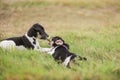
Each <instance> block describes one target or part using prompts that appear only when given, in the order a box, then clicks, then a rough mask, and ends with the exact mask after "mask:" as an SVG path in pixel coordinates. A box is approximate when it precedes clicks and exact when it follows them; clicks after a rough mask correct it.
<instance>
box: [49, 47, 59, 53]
mask: <svg viewBox="0 0 120 80" xmlns="http://www.w3.org/2000/svg"><path fill="white" fill-rule="evenodd" d="M57 47H58V46H57ZM57 47H55V48H50V49H49V51H48V52H47V53H48V54H50V55H53V54H54V53H55V49H56V48H57Z"/></svg>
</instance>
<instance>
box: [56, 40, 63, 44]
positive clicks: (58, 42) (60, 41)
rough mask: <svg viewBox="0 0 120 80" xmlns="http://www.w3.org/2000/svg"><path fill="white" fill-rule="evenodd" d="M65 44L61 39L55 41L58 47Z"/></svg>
mask: <svg viewBox="0 0 120 80" xmlns="http://www.w3.org/2000/svg"><path fill="white" fill-rule="evenodd" d="M63 43H64V42H63V41H62V40H61V39H59V40H56V41H55V44H57V45H63Z"/></svg>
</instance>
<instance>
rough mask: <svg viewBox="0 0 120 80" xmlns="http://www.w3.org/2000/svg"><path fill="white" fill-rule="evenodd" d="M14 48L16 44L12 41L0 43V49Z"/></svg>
mask: <svg viewBox="0 0 120 80" xmlns="http://www.w3.org/2000/svg"><path fill="white" fill-rule="evenodd" d="M15 46H16V44H15V43H14V41H7V40H5V41H2V42H0V47H1V48H4V49H10V48H14V47H15Z"/></svg>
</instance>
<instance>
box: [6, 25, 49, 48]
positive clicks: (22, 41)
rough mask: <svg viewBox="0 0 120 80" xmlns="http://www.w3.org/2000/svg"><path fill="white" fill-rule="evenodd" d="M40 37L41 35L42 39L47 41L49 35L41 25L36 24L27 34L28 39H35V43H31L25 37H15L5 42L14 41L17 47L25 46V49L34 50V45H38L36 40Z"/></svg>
mask: <svg viewBox="0 0 120 80" xmlns="http://www.w3.org/2000/svg"><path fill="white" fill-rule="evenodd" d="M38 33H39V35H41V39H47V37H48V35H47V33H46V32H45V30H44V28H43V27H42V26H41V25H40V24H38V23H37V24H34V25H33V26H32V27H31V28H30V29H29V30H28V32H27V35H28V37H34V38H33V42H30V41H29V40H28V38H27V37H26V36H25V35H24V36H21V37H13V38H8V39H5V40H12V41H14V42H15V44H16V46H24V47H25V48H28V49H34V46H33V45H32V43H33V44H36V38H37V37H38Z"/></svg>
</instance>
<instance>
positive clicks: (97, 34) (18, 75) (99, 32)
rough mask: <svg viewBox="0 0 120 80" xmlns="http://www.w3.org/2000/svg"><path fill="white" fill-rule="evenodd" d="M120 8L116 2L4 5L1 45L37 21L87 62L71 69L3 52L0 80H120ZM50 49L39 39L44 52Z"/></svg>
mask: <svg viewBox="0 0 120 80" xmlns="http://www.w3.org/2000/svg"><path fill="white" fill-rule="evenodd" d="M119 4H120V2H119V1H117V0H116V1H115V0H97V1H96V0H87V1H84V0H77V1H76V2H75V1H74V0H67V1H64V0H60V1H56V0H44V1H39V0H34V1H33V0H31V1H22V0H21V1H14V0H12V1H11V2H9V1H6V0H4V1H3V0H2V1H1V2H0V16H1V17H0V40H2V39H4V38H7V37H11V36H19V35H23V34H24V33H25V32H26V31H27V30H28V29H29V28H30V27H31V26H32V25H33V24H34V23H37V22H38V23H40V24H42V25H43V26H44V27H45V29H46V32H47V33H48V34H49V35H51V36H61V37H63V39H64V40H65V41H66V42H67V43H69V45H70V51H71V52H74V53H76V54H79V55H81V56H86V57H87V58H88V61H85V62H84V61H83V62H80V66H73V69H67V68H65V67H64V66H63V65H58V64H57V63H56V62H55V61H54V60H53V58H52V57H51V56H50V55H47V54H45V53H40V52H36V51H32V50H28V51H27V50H26V51H19V50H2V49H0V80H119V79H120V76H119V75H120V37H119V35H120V23H119V21H120V12H119V11H120V9H119ZM47 44H48V42H47V41H41V40H40V45H41V46H42V47H49V46H48V45H47Z"/></svg>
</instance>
